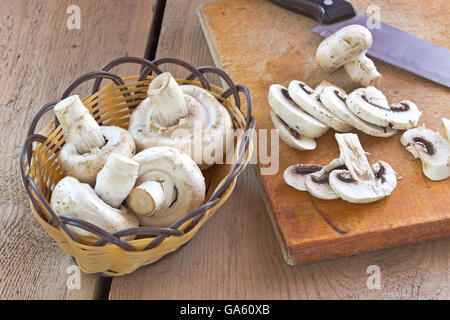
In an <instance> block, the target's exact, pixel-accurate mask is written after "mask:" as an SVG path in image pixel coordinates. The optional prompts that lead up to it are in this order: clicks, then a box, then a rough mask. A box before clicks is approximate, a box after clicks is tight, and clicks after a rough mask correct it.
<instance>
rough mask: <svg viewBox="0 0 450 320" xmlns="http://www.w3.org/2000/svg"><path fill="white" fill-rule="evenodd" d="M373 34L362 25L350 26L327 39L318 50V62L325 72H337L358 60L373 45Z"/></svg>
mask: <svg viewBox="0 0 450 320" xmlns="http://www.w3.org/2000/svg"><path fill="white" fill-rule="evenodd" d="M372 41H373V39H372V34H371V33H370V31H369V30H368V29H367V28H365V27H363V26H360V25H349V26H347V27H344V28H342V29H340V30H338V31H337V32H335V33H334V34H332V35H330V36H329V37H327V38H325V39H324V40H323V41H322V42H321V43H320V45H319V47H318V48H317V52H316V61H317V63H318V64H319V66H320V67H321V68H322V69H323V70H325V71H329V72H332V71H335V70H337V69H338V68H339V67H341V66H343V65H344V64H346V63H348V62H351V61H354V60H357V59H358V58H359V57H360V56H361V55H363V54H364V53H365V52H366V51H367V50H368V49H369V48H370V46H371V45H372Z"/></svg>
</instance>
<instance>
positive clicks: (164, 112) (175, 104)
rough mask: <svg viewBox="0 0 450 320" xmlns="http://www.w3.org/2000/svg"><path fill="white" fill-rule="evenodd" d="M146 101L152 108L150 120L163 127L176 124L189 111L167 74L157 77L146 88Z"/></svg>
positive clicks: (172, 79)
mask: <svg viewBox="0 0 450 320" xmlns="http://www.w3.org/2000/svg"><path fill="white" fill-rule="evenodd" d="M147 93H148V99H149V101H150V102H151V103H152V105H153V106H154V109H153V114H152V118H153V120H154V121H156V122H157V123H159V124H160V125H161V126H163V127H170V126H173V125H176V124H178V122H179V121H180V119H182V118H185V117H187V115H188V113H189V110H188V107H187V105H186V102H185V100H184V94H183V92H182V91H181V89H180V86H179V85H178V83H177V82H176V81H175V79H174V78H173V77H172V75H171V74H170V73H168V72H165V73H162V74H160V75H159V76H157V77H156V78H155V79H153V81H152V82H151V83H150V85H149V87H148V91H147Z"/></svg>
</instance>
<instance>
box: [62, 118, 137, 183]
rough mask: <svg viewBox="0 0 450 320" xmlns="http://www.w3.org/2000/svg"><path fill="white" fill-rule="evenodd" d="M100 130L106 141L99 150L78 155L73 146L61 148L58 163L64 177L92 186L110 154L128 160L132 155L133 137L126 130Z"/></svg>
mask: <svg viewBox="0 0 450 320" xmlns="http://www.w3.org/2000/svg"><path fill="white" fill-rule="evenodd" d="M100 130H101V132H102V133H103V136H104V137H105V139H106V140H107V142H106V144H105V145H104V146H103V147H101V148H100V149H98V148H97V149H92V150H91V151H90V152H88V153H84V154H79V153H78V151H77V150H76V148H75V146H74V145H73V144H70V143H66V144H65V145H64V146H63V147H62V148H61V151H60V153H59V162H60V165H61V168H62V170H63V174H64V175H66V176H71V177H74V178H77V179H78V180H79V181H80V182H83V183H88V184H90V185H91V186H93V185H94V184H95V180H96V178H97V174H98V172H99V171H100V170H101V169H102V168H103V166H104V165H105V163H106V161H107V159H108V157H109V155H110V154H111V153H113V152H114V153H118V154H120V155H123V156H125V157H128V158H131V157H132V156H133V155H134V152H135V150H136V145H135V143H134V140H133V137H132V136H131V135H130V134H129V133H128V132H127V131H126V130H124V129H122V128H119V127H114V126H105V127H104V126H102V127H100Z"/></svg>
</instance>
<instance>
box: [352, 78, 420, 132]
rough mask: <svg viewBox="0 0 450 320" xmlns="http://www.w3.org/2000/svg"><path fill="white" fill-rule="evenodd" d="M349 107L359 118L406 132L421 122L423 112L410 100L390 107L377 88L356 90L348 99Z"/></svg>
mask: <svg viewBox="0 0 450 320" xmlns="http://www.w3.org/2000/svg"><path fill="white" fill-rule="evenodd" d="M346 102H347V106H348V107H349V109H350V110H351V111H352V112H353V113H355V114H356V115H357V116H358V117H360V118H362V119H363V120H365V121H367V122H370V123H373V124H375V125H378V126H381V127H389V128H392V129H401V130H406V129H410V128H413V127H415V126H416V125H417V122H418V121H419V118H420V115H421V112H420V111H419V109H418V108H417V106H416V105H415V104H414V103H413V102H411V101H408V100H404V101H402V102H400V103H399V104H392V105H390V106H389V103H388V102H387V99H386V97H385V96H384V94H383V93H382V92H381V91H380V90H378V89H377V88H375V87H367V88H360V89H356V90H355V91H353V92H352V93H350V94H349V95H348V97H347V100H346Z"/></svg>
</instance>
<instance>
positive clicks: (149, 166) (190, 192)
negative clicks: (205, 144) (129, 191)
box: [133, 147, 206, 227]
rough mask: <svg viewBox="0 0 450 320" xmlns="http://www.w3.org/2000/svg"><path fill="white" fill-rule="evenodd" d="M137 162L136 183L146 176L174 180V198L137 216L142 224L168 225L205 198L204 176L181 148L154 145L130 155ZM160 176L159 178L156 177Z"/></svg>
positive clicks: (168, 180) (198, 204) (142, 180)
mask: <svg viewBox="0 0 450 320" xmlns="http://www.w3.org/2000/svg"><path fill="white" fill-rule="evenodd" d="M133 160H135V161H137V162H138V163H139V165H140V167H139V176H138V180H137V182H136V184H137V185H139V184H141V183H142V182H145V181H146V180H148V179H149V178H151V179H152V180H156V179H158V180H159V182H161V183H162V184H164V182H166V181H167V182H169V183H173V187H174V189H175V193H176V197H175V201H174V202H173V203H172V204H171V205H170V206H169V208H167V209H166V210H163V211H159V212H157V213H155V214H154V215H152V216H139V220H140V223H141V224H142V225H144V226H152V227H168V226H169V225H171V224H172V223H173V222H175V221H176V220H178V219H179V218H181V217H183V216H184V215H185V214H187V213H188V212H190V211H192V210H194V209H196V208H197V207H199V206H200V205H201V204H202V203H203V201H204V200H205V193H206V186H205V179H204V177H203V175H202V172H201V171H200V169H199V167H198V166H197V165H196V163H195V162H194V161H193V160H192V159H191V158H190V157H189V156H188V155H187V154H185V153H183V152H182V151H180V150H178V149H176V148H172V147H153V148H149V149H146V150H144V151H142V152H140V153H138V154H136V155H135V156H134V157H133ZM158 177H159V178H158Z"/></svg>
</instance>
